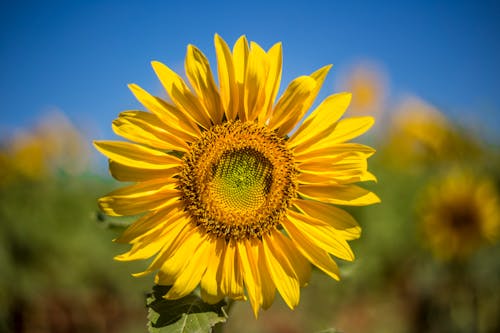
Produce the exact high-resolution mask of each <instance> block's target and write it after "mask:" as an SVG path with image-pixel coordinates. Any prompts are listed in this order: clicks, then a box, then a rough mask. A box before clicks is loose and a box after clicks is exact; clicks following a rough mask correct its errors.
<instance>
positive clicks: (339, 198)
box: [299, 184, 380, 206]
mask: <svg viewBox="0 0 500 333" xmlns="http://www.w3.org/2000/svg"><path fill="white" fill-rule="evenodd" d="M299 193H300V194H302V195H303V196H305V197H307V198H310V199H314V200H318V201H323V202H327V203H332V204H337V205H348V206H365V205H371V204H375V203H379V202H380V199H379V198H378V197H377V195H376V194H375V193H373V192H370V191H368V190H365V189H364V188H361V187H359V186H357V185H351V184H350V185H336V184H326V185H299Z"/></svg>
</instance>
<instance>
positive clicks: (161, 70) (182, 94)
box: [151, 61, 210, 129]
mask: <svg viewBox="0 0 500 333" xmlns="http://www.w3.org/2000/svg"><path fill="white" fill-rule="evenodd" d="M151 65H152V66H153V69H154V71H155V73H156V75H157V76H158V79H159V80H160V81H161V83H162V85H163V87H164V88H165V90H166V91H167V93H168V95H169V96H170V98H171V99H172V101H174V103H175V105H176V106H177V107H178V108H179V109H180V110H182V111H183V112H184V113H185V114H187V115H189V116H190V117H191V119H192V120H194V121H195V122H196V123H197V124H199V125H200V126H202V127H204V128H206V129H208V128H210V115H209V114H208V111H207V110H206V109H205V107H204V106H203V105H202V104H201V103H200V101H199V100H198V98H196V96H195V95H193V93H192V92H191V91H190V90H189V88H188V86H187V85H186V83H185V82H184V80H183V79H182V78H181V77H180V76H179V75H178V74H177V73H175V72H174V71H173V70H171V69H170V68H168V67H167V66H165V65H164V64H162V63H161V62H158V61H153V62H151Z"/></svg>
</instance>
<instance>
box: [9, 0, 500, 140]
mask: <svg viewBox="0 0 500 333" xmlns="http://www.w3.org/2000/svg"><path fill="white" fill-rule="evenodd" d="M216 32H217V33H219V34H220V35H221V36H222V37H223V38H224V39H226V41H227V42H228V43H229V44H232V43H234V41H235V40H236V39H237V37H239V36H240V35H241V34H246V35H247V37H248V38H249V39H250V40H254V41H256V42H258V43H259V44H261V45H262V46H263V47H265V48H268V47H270V46H271V45H272V44H274V43H275V42H277V41H282V42H283V47H284V78H283V80H284V81H283V84H282V85H286V84H287V83H288V82H289V81H290V80H291V79H293V78H294V77H296V76H298V75H302V74H308V73H310V72H312V71H313V70H315V69H317V68H319V67H321V66H323V65H325V64H330V63H333V64H334V65H335V67H334V70H333V71H332V72H331V74H330V77H329V79H328V80H329V81H327V82H326V85H325V88H324V89H323V94H327V93H329V92H331V91H332V89H333V86H334V84H333V83H334V80H335V75H336V74H337V73H339V72H340V71H341V70H342V69H343V68H346V67H347V66H349V65H351V64H352V63H353V62H355V61H356V60H357V59H373V60H374V61H376V62H378V63H380V64H382V65H383V66H384V68H385V69H386V70H387V74H388V75H389V78H390V86H391V92H392V94H393V95H395V96H397V95H398V94H402V93H413V94H415V95H417V96H420V97H422V98H423V99H425V100H427V101H429V102H431V103H433V104H435V105H437V106H439V107H441V108H442V109H443V110H444V111H446V112H448V113H449V114H450V115H451V116H454V117H456V116H462V115H464V114H465V115H476V116H479V117H482V118H483V119H484V120H485V122H487V123H489V124H494V123H495V122H497V123H498V122H499V119H500V116H499V114H500V65H499V61H500V10H499V5H497V4H495V2H484V1H467V2H462V1H414V2H403V1H391V2H385V1H371V2H358V1H342V2H340V1H313V0H309V1H291V0H288V1H271V0H267V1H247V2H244V1H241V2H238V1H211V2H210V1H199V2H198V1H60V2H53V1H37V2H32V1H14V0H2V1H1V4H0V97H1V99H0V101H1V107H2V111H1V112H2V120H1V122H0V131H2V132H4V133H5V132H6V131H9V130H10V129H11V128H13V127H24V126H29V125H31V124H32V123H33V122H34V121H35V119H36V117H38V116H39V115H41V114H43V113H44V112H45V111H46V110H48V109H51V108H53V107H57V108H59V109H60V110H62V111H63V112H64V113H66V114H67V115H68V116H69V117H70V118H71V120H73V121H74V122H77V123H82V124H87V126H88V125H89V124H90V125H91V126H94V127H95V130H96V133H98V135H99V136H101V135H102V136H103V137H106V136H107V135H108V133H111V132H110V125H111V124H110V123H111V120H112V119H113V118H115V117H116V115H117V114H118V113H119V112H120V111H122V110H125V109H131V108H137V107H138V103H137V102H136V101H135V100H134V98H133V96H132V95H131V93H130V92H129V91H128V89H127V87H126V84H127V83H131V82H134V83H138V84H140V85H141V86H143V87H144V88H146V89H148V90H150V91H153V92H156V93H159V91H160V86H159V83H158V82H157V80H156V78H155V75H154V73H153V71H152V69H151V67H150V61H151V60H160V61H162V62H164V63H166V64H167V65H169V66H171V67H173V68H174V69H177V70H179V69H182V66H183V65H182V64H183V58H184V53H185V49H186V45H187V44H188V43H192V44H194V45H196V46H198V47H199V48H200V49H202V50H203V51H204V52H205V54H206V55H207V56H208V57H209V59H210V60H211V63H212V65H214V62H215V57H214V51H213V36H214V33H216ZM497 126H498V125H497Z"/></svg>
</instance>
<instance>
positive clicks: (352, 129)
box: [294, 117, 374, 155]
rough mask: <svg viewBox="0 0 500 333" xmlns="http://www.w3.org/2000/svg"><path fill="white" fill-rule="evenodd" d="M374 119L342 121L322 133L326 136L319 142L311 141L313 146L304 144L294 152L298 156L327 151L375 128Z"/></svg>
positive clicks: (346, 119) (364, 118) (356, 118)
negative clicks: (326, 149)
mask: <svg viewBox="0 0 500 333" xmlns="http://www.w3.org/2000/svg"><path fill="white" fill-rule="evenodd" d="M373 123H374V119H373V117H351V118H345V119H342V120H340V121H339V122H337V123H335V124H333V125H332V126H331V127H332V128H329V129H327V130H324V131H323V132H322V133H324V134H325V135H324V136H323V137H321V138H318V136H317V139H318V140H317V141H314V140H313V141H310V142H311V144H310V145H309V144H302V145H300V146H297V147H295V149H294V152H295V153H296V154H298V155H300V154H304V153H306V152H310V151H314V150H320V149H325V148H328V147H332V146H334V145H336V144H339V143H343V142H346V141H349V140H351V139H353V138H355V137H358V136H360V135H361V134H363V133H365V132H366V131H368V130H369V129H370V127H372V126H373Z"/></svg>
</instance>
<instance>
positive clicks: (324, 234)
mask: <svg viewBox="0 0 500 333" xmlns="http://www.w3.org/2000/svg"><path fill="white" fill-rule="evenodd" d="M288 220H289V221H290V222H292V223H293V224H294V225H295V227H297V229H298V230H299V231H300V232H302V234H304V236H305V237H306V238H308V239H309V241H310V242H313V243H314V244H316V245H317V246H318V247H320V248H322V249H323V250H325V251H327V252H329V253H331V254H333V255H334V256H336V257H339V258H341V259H344V260H348V261H352V260H354V253H353V252H352V250H351V248H350V247H349V244H347V242H346V241H345V239H344V238H343V236H342V235H341V234H340V233H338V232H337V230H335V229H334V228H333V227H332V226H331V225H329V224H327V223H326V222H323V221H321V220H318V219H315V218H313V217H310V216H307V215H304V214H301V213H296V212H294V211H289V212H288Z"/></svg>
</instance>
